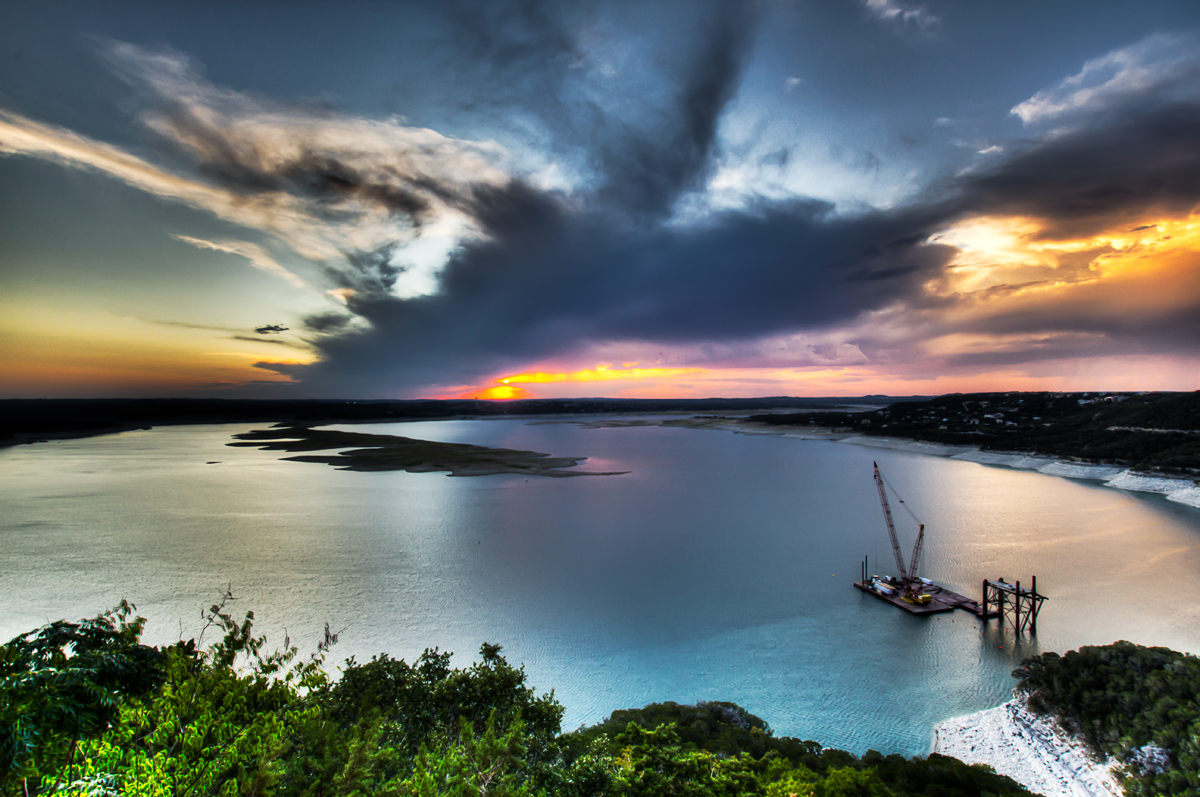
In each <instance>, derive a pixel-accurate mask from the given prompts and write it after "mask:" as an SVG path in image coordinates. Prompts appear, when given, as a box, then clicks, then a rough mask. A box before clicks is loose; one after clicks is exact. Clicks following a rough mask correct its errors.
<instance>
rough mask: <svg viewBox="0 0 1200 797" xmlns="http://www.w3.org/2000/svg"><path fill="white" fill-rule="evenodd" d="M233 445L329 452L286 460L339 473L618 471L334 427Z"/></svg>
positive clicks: (267, 432)
mask: <svg viewBox="0 0 1200 797" xmlns="http://www.w3.org/2000/svg"><path fill="white" fill-rule="evenodd" d="M234 438H235V439H236V440H237V441H238V442H234V443H229V444H228V445H231V446H242V447H249V448H259V449H262V450H264V451H287V452H297V451H330V452H333V453H330V454H302V455H300V456H295V457H283V459H286V460H290V461H293V462H316V463H324V464H326V465H332V466H333V467H335V468H337V469H339V470H353V471H365V472H378V471H391V470H403V471H407V472H409V473H436V472H441V471H445V472H446V474H447V475H448V476H491V475H494V474H498V473H512V474H517V475H522V476H548V477H551V478H565V477H568V476H617V475H620V472H604V473H601V472H597V471H584V470H566V468H575V467H577V466H578V465H579V463H580V462H583V461H584V460H585V459H587V457H554V456H551V455H549V454H542V453H539V452H537V451H515V450H513V449H508V448H487V447H485V446H473V445H468V444H466V443H438V442H433V441H430V440H416V439H413V438H411V437H399V436H396V435H387V434H364V433H361V432H343V431H338V430H334V429H312V428H308V427H299V426H287V427H274V428H271V429H258V430H255V431H250V432H245V433H243V434H236V435H234Z"/></svg>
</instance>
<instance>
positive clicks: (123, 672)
mask: <svg viewBox="0 0 1200 797" xmlns="http://www.w3.org/2000/svg"><path fill="white" fill-rule="evenodd" d="M135 610H136V607H134V606H133V605H132V604H130V603H128V602H126V601H121V603H120V605H119V606H117V607H115V608H114V609H112V610H110V611H107V612H104V613H103V614H100V615H99V616H97V617H94V618H91V619H88V620H82V621H80V622H78V623H68V622H66V621H61V620H60V621H58V622H55V623H51V624H50V625H47V626H45V627H43V628H41V629H39V630H37V631H30V632H28V633H25V634H21V635H20V636H18V637H16V638H14V639H12V640H11V641H9V642H8V643H6V644H5V645H4V646H3V647H0V791H9V790H11V789H12V788H14V783H15V782H16V781H20V783H21V789H22V791H26V792H28V791H29V787H28V783H29V781H30V780H32V781H34V782H37V781H38V780H39V779H40V778H41V777H42V776H43V775H48V774H51V773H59V772H64V770H65V772H64V774H65V775H66V776H67V777H68V778H69V777H70V772H71V770H72V768H73V766H74V764H75V753H76V750H77V748H78V746H79V743H80V742H81V741H83V740H86V739H92V738H96V737H98V736H100V735H101V734H103V733H104V732H106V731H108V730H109V729H110V728H111V727H112V726H113V724H114V723H115V722H116V721H117V719H118V717H119V715H120V712H121V708H122V706H123V705H124V704H125V703H126V702H127V701H129V700H131V699H136V698H142V697H145V696H147V695H149V694H150V693H151V692H153V691H154V690H155V689H156V688H157V687H158V686H159V685H160V684H161V683H162V681H163V678H164V672H163V668H162V664H163V659H164V657H163V655H162V654H161V653H160V652H159V651H157V650H155V649H154V648H151V647H147V646H145V645H142V644H140V640H141V634H142V628H143V627H144V625H145V622H146V621H145V619H144V618H142V617H133V618H132V619H131V615H132V614H133V612H134V611H135ZM55 780H58V778H57V777H56V778H55Z"/></svg>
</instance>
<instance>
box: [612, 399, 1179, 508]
mask: <svg viewBox="0 0 1200 797" xmlns="http://www.w3.org/2000/svg"><path fill="white" fill-rule="evenodd" d="M693 421H694V422H693ZM593 423H596V422H593ZM660 425H662V426H678V427H685V428H693V429H717V430H721V431H729V432H734V433H735V434H747V435H775V436H779V437H792V438H796V439H799V440H826V441H829V442H832V443H844V444H846V445H857V446H863V447H866V448H883V449H887V450H889V451H906V452H908V453H912V454H924V455H926V456H931V457H942V458H943V459H956V460H959V461H961V462H974V463H976V464H979V465H993V466H996V467H1006V468H1013V469H1014V470H1034V471H1037V472H1038V473H1042V474H1045V475H1047V476H1060V477H1062V478H1064V479H1078V480H1080V481H1099V482H1103V484H1104V486H1105V487H1111V488H1112V489H1114V490H1124V491H1125V492H1132V493H1154V494H1157V495H1162V496H1164V497H1165V498H1166V499H1167V500H1168V501H1172V502H1174V503H1177V504H1183V505H1184V506H1187V507H1191V508H1192V509H1200V483H1198V482H1200V480H1197V479H1191V478H1188V477H1186V476H1165V475H1162V474H1147V473H1139V472H1137V471H1134V470H1131V469H1128V468H1122V467H1119V466H1115V465H1101V464H1097V463H1089V462H1074V461H1071V460H1065V459H1059V458H1057V457H1052V456H1048V455H1045V454H1033V453H1028V452H999V451H983V450H981V449H979V448H977V447H975V446H956V445H946V444H944V443H927V442H923V441H920V440H909V439H906V438H902V437H867V436H866V435H862V434H859V433H857V432H838V431H835V430H833V429H830V428H824V427H813V428H810V429H806V430H805V431H804V432H803V433H797V432H792V431H786V430H784V429H780V428H778V427H762V426H757V425H755V426H751V425H749V424H747V423H746V422H744V421H741V420H738V419H736V418H721V419H712V420H709V419H704V420H698V419H691V420H690V421H666V422H663V423H661V424H660Z"/></svg>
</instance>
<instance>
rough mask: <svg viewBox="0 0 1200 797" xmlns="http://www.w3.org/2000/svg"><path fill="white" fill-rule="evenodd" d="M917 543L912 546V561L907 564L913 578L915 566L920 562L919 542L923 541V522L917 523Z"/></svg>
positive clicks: (915, 575)
mask: <svg viewBox="0 0 1200 797" xmlns="http://www.w3.org/2000/svg"><path fill="white" fill-rule="evenodd" d="M917 526H918V529H917V544H916V545H914V546H913V555H912V562H911V563H910V564H909V565H908V573H909V575H910V576H912V577H913V578H914V579H915V578H916V577H917V567H918V566H919V565H920V564H921V543H923V542H925V524H924V523H918V524H917Z"/></svg>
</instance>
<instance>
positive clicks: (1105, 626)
mask: <svg viewBox="0 0 1200 797" xmlns="http://www.w3.org/2000/svg"><path fill="white" fill-rule="evenodd" d="M250 428H258V427H253V426H248V425H227V426H190V427H163V428H159V429H155V430H152V431H145V432H132V433H125V434H120V435H110V436H104V437H96V438H91V439H86V440H71V441H58V442H50V443H44V444H37V445H30V446H19V447H16V448H9V449H4V450H0V507H2V513H0V565H2V571H0V605H2V608H3V614H2V615H0V637H2V638H4V639H8V638H10V637H12V636H14V635H16V634H18V633H20V632H23V631H26V630H29V629H32V628H35V627H37V626H39V625H41V624H43V623H45V622H48V621H51V620H55V619H59V618H64V617H65V618H68V619H78V618H80V617H83V616H92V615H95V614H96V613H98V612H99V611H100V610H102V609H104V608H107V607H110V606H112V605H113V604H115V603H116V602H117V601H119V600H120V599H121V598H123V597H124V598H128V599H129V600H131V601H133V602H134V603H136V604H137V605H138V608H139V612H140V613H141V614H143V615H145V616H147V617H148V618H150V623H149V625H148V630H147V638H148V639H149V640H150V641H152V642H155V643H161V642H169V641H172V640H174V639H177V638H179V636H180V635H181V633H182V634H183V635H184V636H186V637H190V636H192V635H193V634H195V633H196V632H197V630H198V628H199V614H200V609H201V607H202V606H207V605H208V604H210V603H212V602H213V601H214V600H216V599H217V598H219V596H220V594H221V593H222V592H223V590H224V589H225V587H226V585H232V589H233V592H234V594H235V596H236V597H237V601H236V602H235V604H234V608H235V610H237V611H239V612H241V611H245V610H247V609H253V610H254V611H255V613H256V615H257V617H258V627H259V629H260V630H262V631H265V632H266V633H267V634H268V637H269V641H271V642H272V643H274V644H278V643H279V642H281V641H282V636H283V629H284V628H285V627H286V629H287V631H288V632H289V633H290V635H291V638H292V640H293V642H296V643H298V644H300V645H301V647H302V648H303V649H305V650H310V649H312V647H313V646H314V645H315V642H316V641H317V639H318V638H319V637H320V634H321V631H322V629H323V628H324V624H325V622H326V621H328V622H329V623H330V625H331V626H332V627H333V628H334V630H339V631H341V642H340V643H339V644H338V645H337V646H336V647H335V648H334V651H333V653H334V654H335V660H337V661H340V660H341V659H344V658H345V657H347V656H349V655H352V654H353V655H355V656H356V657H358V659H359V660H364V659H366V658H369V657H370V656H371V655H372V654H374V653H377V652H383V651H386V652H387V653H389V654H390V655H392V656H395V657H402V658H407V659H410V660H411V659H412V658H413V657H415V656H416V655H418V654H419V653H420V652H421V650H423V649H424V648H426V647H433V646H437V647H440V648H441V649H443V650H451V651H454V652H455V654H456V656H455V659H454V661H455V663H456V664H457V665H459V666H465V665H466V664H468V663H469V661H471V660H473V657H474V656H475V655H476V654H477V652H478V649H479V646H480V644H481V643H483V642H485V641H486V642H496V643H499V644H502V645H503V646H504V650H505V654H506V655H507V656H508V658H509V660H510V661H512V662H514V663H523V664H524V665H525V668H526V671H527V672H528V674H529V681H530V683H532V684H533V685H534V686H536V687H537V688H538V689H539V690H548V689H550V688H554V689H555V690H556V695H557V697H558V698H559V699H560V700H561V701H562V702H563V703H564V704H565V705H566V707H567V715H566V719H565V722H564V727H567V728H573V727H576V726H578V725H580V724H584V723H592V722H596V721H599V720H601V719H603V718H604V717H606V716H607V715H608V714H609V713H610V712H611V711H613V710H614V709H618V708H627V707H633V706H641V705H644V704H646V703H648V702H652V701H662V700H675V701H678V702H686V703H691V702H695V701H697V700H732V701H735V702H737V703H740V704H742V705H744V706H746V707H747V708H748V709H749V710H750V711H752V712H753V713H755V714H758V715H759V716H761V717H763V718H764V719H766V720H767V721H768V722H769V723H770V724H771V726H772V727H773V728H774V729H775V731H776V732H777V733H778V734H781V735H791V736H799V737H801V738H809V739H816V740H818V741H820V742H821V743H823V744H825V745H828V746H834V747H842V748H845V749H849V750H852V751H855V752H859V753H861V752H863V751H865V750H866V749H868V748H875V749H878V750H881V751H884V752H889V753H890V752H899V753H904V754H907V755H914V754H924V753H926V752H927V751H928V750H929V746H930V742H931V732H932V727H933V725H934V724H935V723H936V722H938V721H940V720H942V719H945V718H947V717H950V716H954V715H957V714H963V713H967V712H972V711H976V710H979V709H981V708H986V707H990V706H994V705H997V704H999V703H1001V702H1003V701H1004V700H1006V699H1008V697H1009V693H1010V690H1011V689H1012V686H1013V684H1014V679H1013V678H1012V677H1011V676H1010V672H1011V671H1012V669H1013V668H1014V667H1015V666H1016V665H1017V664H1018V663H1019V661H1020V660H1021V658H1022V657H1023V656H1025V655H1029V654H1030V653H1034V652H1039V651H1041V650H1057V651H1060V652H1063V651H1066V650H1069V649H1071V648H1074V647H1078V646H1079V645H1083V644H1104V643H1108V642H1112V641H1114V640H1117V639H1129V640H1132V641H1135V642H1138V643H1141V644H1152V645H1166V646H1170V647H1173V648H1176V649H1179V650H1186V651H1190V652H1197V651H1200V604H1198V603H1197V596H1198V595H1200V511H1198V510H1195V509H1191V508H1188V507H1184V506H1180V505H1176V504H1171V503H1168V502H1167V501H1165V500H1164V499H1162V498H1161V497H1159V496H1148V495H1135V494H1130V493H1124V492H1120V491H1117V490H1112V489H1109V488H1105V487H1102V486H1099V485H1098V484H1095V483H1088V482H1078V481H1070V480H1067V479H1062V478H1057V477H1052V476H1045V475H1042V474H1039V473H1033V472H1026V471H1015V470H1009V469H1005V468H996V467H989V466H983V465H976V464H972V463H966V462H959V461H953V460H948V459H940V458H935V457H928V456H921V455H916V454H910V453H902V452H895V451H887V450H879V449H870V448H865V447H861V446H856V445H849V444H844V443H840V444H839V443H833V442H826V441H805V440H799V439H795V438H788V437H784V436H767V435H763V436H749V435H735V434H731V433H729V432H723V431H713V430H696V429H678V428H664V427H645V428H605V429H585V428H581V427H579V426H577V425H574V424H571V423H549V424H530V423H528V422H527V421H513V420H479V421H442V422H423V423H410V424H402V425H374V426H355V427H346V428H350V429H353V430H357V431H375V432H388V433H394V434H401V435H405V436H409V437H417V438H424V439H430V440H441V441H448V442H469V443H475V444H479V445H489V446H502V447H507V448H518V449H530V450H535V451H542V452H546V453H551V454H555V455H568V456H577V455H581V456H587V457H589V460H588V461H587V462H586V463H584V468H585V469H588V470H596V471H602V470H605V471H609V470H622V471H625V470H627V471H631V473H629V474H628V475H623V476H594V477H580V478H571V479H547V478H537V477H534V478H530V479H528V480H526V479H525V478H524V477H520V476H508V475H499V476H486V477H477V478H448V477H446V476H445V475H443V474H410V473H403V472H393V473H353V472H346V471H338V470H335V469H333V468H330V467H328V466H325V465H317V464H303V463H296V462H285V461H281V460H280V459H279V456H281V455H280V454H278V453H272V452H264V451H258V450H254V449H244V448H230V447H228V446H227V445H226V443H228V442H229V441H230V439H231V435H232V434H235V433H237V432H240V431H245V430H247V429H250ZM873 459H874V460H878V462H879V465H880V468H881V469H882V470H883V471H884V473H885V475H886V476H887V478H888V480H889V481H890V482H891V483H892V485H894V487H895V488H896V489H897V490H898V491H899V493H900V494H901V495H902V496H903V497H904V498H905V500H906V505H907V506H908V507H911V508H913V510H914V511H915V512H916V513H917V514H918V515H919V516H920V517H921V520H923V521H924V522H925V523H926V524H927V527H928V531H927V537H926V543H925V550H924V557H923V560H924V566H923V568H922V570H923V574H925V575H927V576H929V577H932V578H934V579H935V580H937V581H938V582H940V583H944V584H946V585H948V586H950V587H952V588H954V589H956V590H957V591H959V592H963V593H965V594H968V595H972V596H975V595H977V594H978V592H979V589H980V586H979V585H980V582H981V580H982V579H983V578H993V579H994V578H999V577H1005V578H1007V579H1008V580H1009V581H1015V580H1017V579H1020V580H1021V581H1022V582H1024V583H1027V580H1028V578H1029V576H1030V575H1033V574H1036V575H1037V576H1038V586H1039V590H1040V591H1041V592H1044V593H1045V594H1047V595H1049V596H1050V600H1049V601H1047V603H1046V604H1045V607H1044V609H1043V611H1042V614H1041V617H1040V619H1039V636H1038V638H1037V640H1036V641H1030V640H1024V641H1021V640H1015V639H1014V638H1013V636H1012V635H1011V633H1008V632H1005V631H1002V630H1000V629H998V628H997V627H996V625H997V624H996V622H995V621H993V622H992V623H991V628H990V630H988V631H986V632H985V631H984V630H982V629H981V628H980V627H979V625H980V624H979V623H978V622H977V621H976V620H975V618H974V617H973V616H971V615H968V614H965V613H963V612H957V613H954V614H946V615H941V616H940V617H941V619H937V618H926V619H918V618H914V617H910V616H908V615H907V614H905V613H903V612H900V611H898V610H897V609H895V608H893V607H890V606H888V605H886V604H884V603H882V602H881V601H878V600H876V599H874V598H872V597H870V596H867V595H863V594H861V593H860V592H859V591H858V590H855V589H854V588H853V587H852V586H851V582H852V581H854V580H855V579H856V578H857V577H858V573H859V563H860V561H861V560H862V557H863V555H864V554H869V555H870V556H871V557H872V570H873V571H875V572H883V573H889V572H892V571H894V569H895V568H894V566H893V565H890V564H888V563H889V562H891V556H890V548H889V546H888V543H887V537H886V532H885V530H884V526H883V518H882V513H881V511H880V508H879V503H878V499H877V496H876V492H875V487H874V483H873V481H872V478H871V461H872V460H873ZM209 461H217V462H218V463H219V464H206V463H208V462H209ZM893 509H894V511H896V512H897V521H898V524H899V525H900V533H901V541H902V544H903V545H904V547H905V548H906V554H907V549H908V548H909V547H911V544H912V540H913V539H914V534H915V525H914V524H913V523H912V522H911V521H910V520H909V518H908V516H907V515H906V514H905V513H904V512H903V511H899V507H893ZM876 561H878V563H879V564H878V566H876V565H875V562H876Z"/></svg>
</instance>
